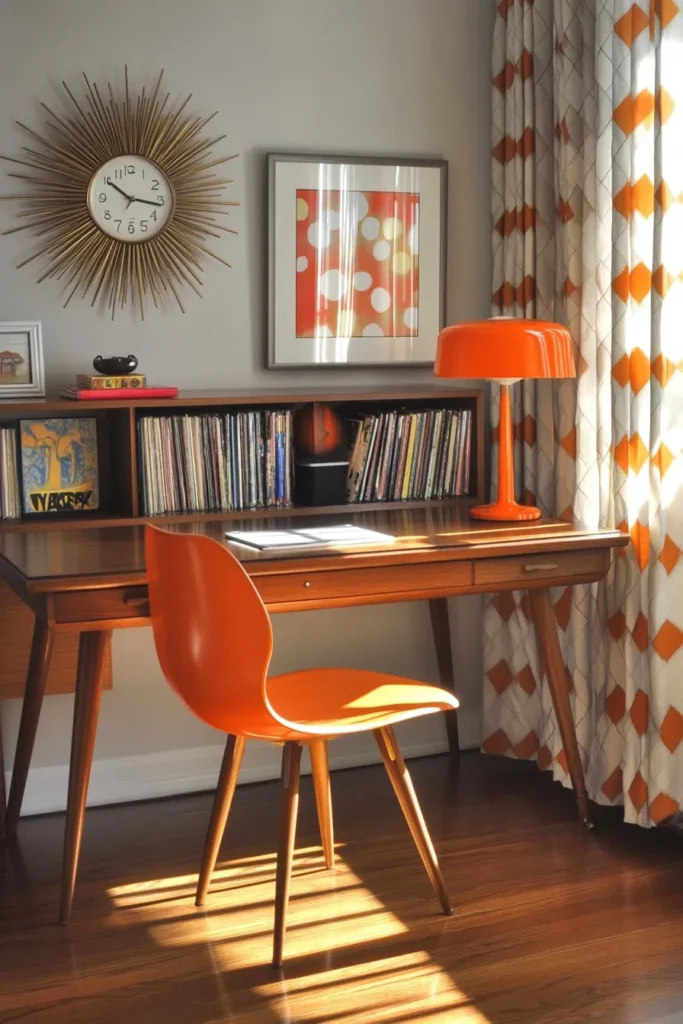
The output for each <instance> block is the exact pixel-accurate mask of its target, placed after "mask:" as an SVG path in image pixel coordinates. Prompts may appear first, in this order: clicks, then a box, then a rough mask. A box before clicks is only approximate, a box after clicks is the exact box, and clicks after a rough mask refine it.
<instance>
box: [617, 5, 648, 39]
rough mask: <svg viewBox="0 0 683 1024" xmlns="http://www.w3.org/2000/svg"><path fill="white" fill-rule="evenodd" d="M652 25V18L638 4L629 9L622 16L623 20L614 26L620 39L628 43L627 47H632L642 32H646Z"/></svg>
mask: <svg viewBox="0 0 683 1024" xmlns="http://www.w3.org/2000/svg"><path fill="white" fill-rule="evenodd" d="M649 24H650V17H649V15H648V14H646V13H645V11H644V10H643V8H642V7H639V6H638V4H634V5H633V7H631V8H629V10H628V11H627V12H626V14H624V15H622V17H621V18H619V20H618V21H617V22H615V24H614V31H615V32H616V34H617V35H618V36H619V38H620V39H623V41H624V42H625V43H626V45H627V46H631V45H632V44H633V41H634V40H635V39H637V38H638V36H639V35H640V33H641V32H644V31H645V29H646V28H648V26H649Z"/></svg>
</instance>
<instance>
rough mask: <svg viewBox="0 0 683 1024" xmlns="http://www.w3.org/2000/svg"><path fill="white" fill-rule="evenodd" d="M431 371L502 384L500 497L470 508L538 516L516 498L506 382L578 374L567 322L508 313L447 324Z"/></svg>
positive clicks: (512, 517) (499, 515)
mask: <svg viewBox="0 0 683 1024" xmlns="http://www.w3.org/2000/svg"><path fill="white" fill-rule="evenodd" d="M434 374H435V376H437V377H451V378H454V379H462V378H467V377H473V378H476V379H478V380H480V379H485V380H496V381H498V382H499V383H500V385H501V393H500V428H499V444H500V448H499V454H498V498H497V500H496V501H495V502H493V503H492V504H490V505H478V506H477V507H476V508H473V509H472V510H471V513H470V514H471V515H472V516H474V518H475V519H490V520H501V521H516V520H524V519H538V518H540V515H541V511H540V509H537V508H533V507H532V506H530V505H518V504H517V502H516V501H515V490H514V461H513V449H512V415H511V411H510V391H509V385H510V384H514V383H515V381H518V380H522V379H524V378H544V377H574V376H576V369H575V366H574V350H573V346H572V340H571V335H570V334H569V331H568V330H567V328H566V327H563V326H562V325H561V324H555V323H548V322H546V321H543V320H518V319H514V318H512V317H510V318H508V317H500V318H498V319H496V318H494V319H492V320H478V321H475V322H473V323H465V324H455V325H454V326H453V327H446V328H444V330H443V331H441V333H440V334H439V340H438V344H437V350H436V361H435V363H434Z"/></svg>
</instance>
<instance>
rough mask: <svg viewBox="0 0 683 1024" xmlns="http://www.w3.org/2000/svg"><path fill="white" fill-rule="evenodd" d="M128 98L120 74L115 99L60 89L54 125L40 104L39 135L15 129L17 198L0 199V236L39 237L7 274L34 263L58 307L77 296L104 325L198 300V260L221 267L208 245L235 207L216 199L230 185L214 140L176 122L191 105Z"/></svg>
mask: <svg viewBox="0 0 683 1024" xmlns="http://www.w3.org/2000/svg"><path fill="white" fill-rule="evenodd" d="M162 78H163V71H162V72H161V74H160V75H159V78H158V80H157V82H156V85H155V87H154V89H153V90H152V91H151V93H149V94H146V92H145V89H144V88H143V89H142V90H141V91H140V92H139V93H138V94H137V95H131V90H130V89H129V84H128V69H127V68H126V71H125V87H124V91H123V94H122V95H120V96H117V95H116V94H115V92H114V90H113V89H112V86H111V85H110V84H109V83H107V88H106V92H104V90H102V91H101V90H100V89H99V88H98V86H97V85H96V84H95V83H94V82H92V83H91V82H90V81H89V79H88V77H87V75H85V73H84V74H83V87H82V96H81V97H80V98H77V96H76V94H75V93H74V92H72V91H71V89H70V88H69V86H68V85H67V84H66V82H62V85H63V87H64V90H65V94H66V102H67V105H68V109H67V110H66V111H65V113H64V114H63V116H60V115H58V114H56V113H54V112H53V111H52V110H51V109H50V108H49V107H48V106H47V104H45V103H43V104H41V106H42V108H43V110H44V112H45V115H46V116H45V125H44V128H43V130H42V132H35V131H33V130H32V129H31V128H28V127H27V126H26V125H24V124H22V123H21V122H20V121H19V122H17V123H18V124H19V126H20V127H21V128H22V129H23V130H24V131H25V132H26V133H28V135H29V136H30V141H31V144H30V145H26V146H24V147H23V149H22V155H21V158H18V157H8V156H3V157H0V159H3V160H7V161H9V162H10V163H12V164H15V165H17V164H19V165H21V167H22V169H21V170H12V171H10V172H9V176H10V177H12V178H15V179H18V180H19V181H20V182H21V184H22V186H23V188H24V191H23V192H22V193H20V194H18V195H10V196H2V197H1V198H3V199H11V200H17V201H18V202H19V203H20V204H21V208H20V210H19V213H18V216H19V218H20V219H21V220H22V223H21V224H19V225H18V226H17V227H13V228H10V229H9V230H8V231H6V232H5V234H12V233H14V232H17V231H29V232H32V233H34V234H36V235H37V236H39V237H40V244H39V248H38V249H37V251H35V252H33V253H32V254H31V255H30V256H29V257H28V258H27V259H25V260H23V261H22V262H21V263H19V264H18V267H23V266H25V265H26V264H28V263H31V262H33V261H34V260H38V261H42V264H43V271H42V273H41V275H40V277H39V278H38V280H39V281H44V280H45V279H46V278H57V279H59V280H61V281H63V287H64V294H65V302H64V305H65V306H67V305H68V303H69V302H70V301H71V299H72V298H73V297H74V296H75V295H77V294H80V296H81V297H82V298H90V302H91V305H92V306H95V304H96V303H97V302H98V300H99V301H100V302H102V303H103V304H104V305H105V306H106V307H107V308H108V309H109V310H110V312H111V316H112V318H113V317H114V315H115V313H116V311H117V309H122V308H123V307H125V305H126V303H128V302H132V303H134V305H135V306H136V307H137V308H138V309H139V312H140V315H141V316H142V318H143V319H144V316H145V303H146V300H147V299H151V300H152V302H153V303H154V305H155V306H159V305H160V304H161V303H162V302H163V300H164V298H167V297H170V296H174V297H175V300H176V301H177V303H178V305H179V306H180V308H181V310H183V312H184V307H183V303H182V300H181V297H180V291H181V290H182V288H183V287H184V286H186V285H187V286H189V287H190V288H192V289H194V291H195V292H197V294H201V292H200V288H201V285H202V278H201V274H202V268H203V264H204V261H205V260H206V258H207V257H212V258H213V259H216V260H219V261H220V262H221V263H224V264H225V265H226V266H228V267H229V266H230V264H229V263H228V262H227V261H226V260H224V259H223V258H222V257H221V256H219V255H218V254H217V253H215V252H214V251H213V250H212V249H211V248H209V244H207V243H209V239H210V238H221V236H222V233H223V232H231V233H233V234H234V233H235V232H234V231H233V229H232V228H230V227H227V226H226V224H225V221H224V220H223V218H224V217H225V216H226V215H227V214H229V212H230V210H229V208H230V207H232V206H237V205H238V204H237V203H236V202H235V201H232V200H229V199H225V198H224V190H225V188H226V186H227V185H229V184H231V179H229V178H220V177H219V176H218V172H217V170H216V168H217V167H219V166H220V165H221V164H224V163H227V162H228V161H229V160H232V159H234V156H225V157H220V156H216V155H215V153H214V147H215V146H216V145H217V144H218V143H219V142H222V141H223V139H224V138H225V136H224V135H221V136H218V137H214V136H211V135H210V134H209V133H207V132H206V126H207V125H208V123H209V121H211V120H212V118H213V117H215V116H216V115H215V113H214V114H211V115H210V116H208V117H197V116H193V115H191V114H188V113H187V108H188V105H189V103H190V100H191V99H192V96H191V95H190V96H188V97H187V99H186V100H185V101H184V102H182V103H179V104H177V105H174V104H172V103H170V94H169V93H166V95H165V96H164V95H163V93H162V89H161V83H162Z"/></svg>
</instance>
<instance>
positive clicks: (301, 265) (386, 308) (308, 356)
mask: <svg viewBox="0 0 683 1024" xmlns="http://www.w3.org/2000/svg"><path fill="white" fill-rule="evenodd" d="M447 170H448V167H447V163H446V161H445V160H420V159H402V158H394V157H351V156H349V157H342V156H307V155H294V154H291V153H270V154H269V155H268V189H269V192H268V195H269V211H268V213H269V216H268V228H269V290H268V298H269V304H268V305H269V309H268V316H269V342H268V367H269V368H271V369H276V368H285V367H287V368H288V367H304V366H311V367H319V368H322V367H325V366H329V367H333V366H406V365H427V364H430V363H433V361H434V354H435V351H436V338H437V335H438V333H439V331H440V329H441V328H442V326H443V324H444V315H445V287H446V193H447V178H448V175H447Z"/></svg>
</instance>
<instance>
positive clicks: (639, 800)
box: [628, 772, 647, 811]
mask: <svg viewBox="0 0 683 1024" xmlns="http://www.w3.org/2000/svg"><path fill="white" fill-rule="evenodd" d="M628 795H629V796H630V797H631V802H632V804H633V806H634V807H635V809H636V810H637V811H642V809H643V807H644V806H645V801H646V800H647V783H646V781H645V779H644V778H643V776H642V775H641V774H640V772H636V774H635V775H634V776H633V782H632V783H631V785H630V786H629V787H628Z"/></svg>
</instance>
